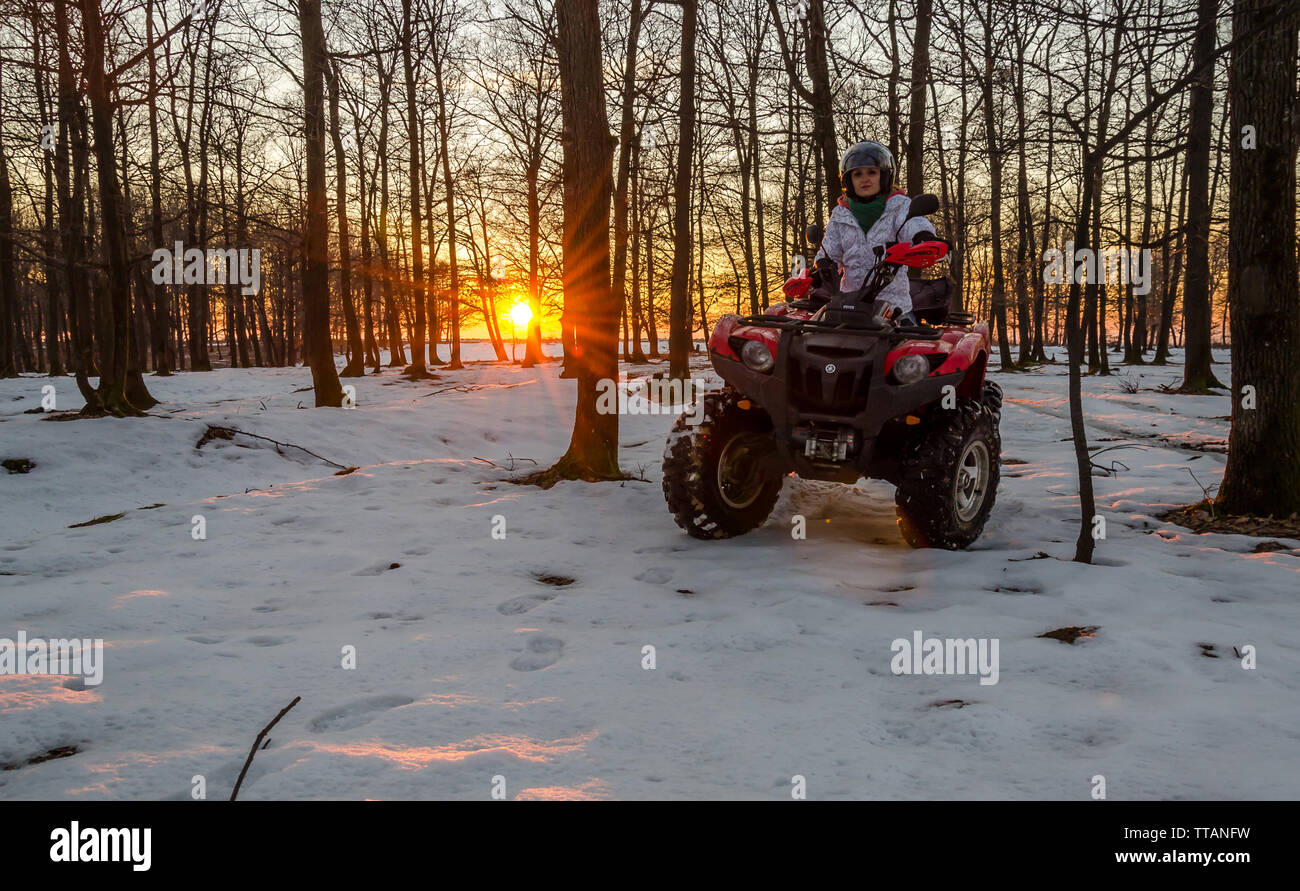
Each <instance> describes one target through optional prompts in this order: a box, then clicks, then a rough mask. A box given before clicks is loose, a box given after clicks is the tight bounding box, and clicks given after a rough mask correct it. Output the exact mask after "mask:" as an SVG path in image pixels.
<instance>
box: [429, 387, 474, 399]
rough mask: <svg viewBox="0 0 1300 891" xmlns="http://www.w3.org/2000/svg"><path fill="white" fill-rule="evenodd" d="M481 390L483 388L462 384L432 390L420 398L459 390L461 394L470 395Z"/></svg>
mask: <svg viewBox="0 0 1300 891" xmlns="http://www.w3.org/2000/svg"><path fill="white" fill-rule="evenodd" d="M481 389H483V388H482V387H480V386H473V387H467V386H465V385H464V384H457V385H456V386H454V387H443V388H442V389H441V390H434V391H433V392H432V393H425V394H424V395H423V396H421V397H420V398H421V399H428V398H429V397H430V396H437V395H438V394H439V393H447V392H450V391H451V390H460V391H461V392H462V393H471V392H473V391H474V390H481Z"/></svg>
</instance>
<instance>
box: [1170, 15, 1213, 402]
mask: <svg viewBox="0 0 1300 891" xmlns="http://www.w3.org/2000/svg"><path fill="white" fill-rule="evenodd" d="M1218 12H1219V0H1197V6H1196V36H1195V38H1194V39H1193V42H1192V65H1193V66H1197V65H1204V69H1203V70H1202V71H1201V73H1200V76H1198V77H1197V78H1196V80H1194V81H1193V82H1192V84H1191V86H1190V87H1189V88H1188V117H1189V119H1190V122H1189V124H1188V131H1187V241H1186V244H1187V278H1186V280H1185V281H1184V283H1183V319H1184V321H1185V323H1186V326H1187V333H1186V336H1185V339H1186V349H1185V350H1184V353H1183V356H1184V359H1183V361H1184V364H1183V385H1182V386H1181V387H1179V389H1178V392H1180V393H1191V394H1197V393H1209V392H1210V387H1222V386H1223V384H1221V383H1219V380H1218V378H1216V377H1215V376H1214V371H1213V369H1211V368H1210V364H1211V363H1212V362H1213V361H1214V359H1213V356H1212V355H1211V353H1210V326H1211V324H1212V320H1211V318H1210V241H1209V237H1210V137H1211V118H1212V113H1213V111H1214V108H1213V106H1214V66H1213V65H1212V64H1208V62H1209V59H1210V58H1211V57H1212V56H1213V54H1214V29H1215V24H1216V18H1217V16H1218Z"/></svg>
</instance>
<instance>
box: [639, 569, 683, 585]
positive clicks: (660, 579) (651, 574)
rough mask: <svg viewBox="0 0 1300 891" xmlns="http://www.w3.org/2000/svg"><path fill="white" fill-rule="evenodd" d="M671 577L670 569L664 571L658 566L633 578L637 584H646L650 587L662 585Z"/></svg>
mask: <svg viewBox="0 0 1300 891" xmlns="http://www.w3.org/2000/svg"><path fill="white" fill-rule="evenodd" d="M672 577H673V571H672V570H671V569H664V568H662V567H659V566H652V567H650V568H649V569H647V570H646V571H645V572H643V573H641V574H640V575H637V576H634V578H635V579H636V580H637V581H638V582H647V583H649V584H651V585H662V584H663V583H664V582H666V581H668V580H669V579H670V578H672Z"/></svg>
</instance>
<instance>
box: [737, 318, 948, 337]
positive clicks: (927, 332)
mask: <svg viewBox="0 0 1300 891" xmlns="http://www.w3.org/2000/svg"><path fill="white" fill-rule="evenodd" d="M740 324H742V325H752V326H754V327H756V328H775V329H777V330H778V331H794V332H798V331H802V330H804V329H809V330H812V331H835V332H840V333H854V332H859V331H860V332H862V333H863V334H875V335H884V336H887V337H888V338H889V339H890V340H938V339H939V338H940V337H942V336H943V331H942V330H940V329H939V328H931V327H930V326H929V325H875V324H868V325H849V324H847V323H846V322H827V321H823V320H820V319H791V318H788V317H785V316H767V315H758V316H741V317H740Z"/></svg>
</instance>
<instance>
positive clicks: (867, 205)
mask: <svg viewBox="0 0 1300 891" xmlns="http://www.w3.org/2000/svg"><path fill="white" fill-rule="evenodd" d="M848 203H849V210H850V211H852V213H853V217H854V219H856V220H857V221H858V225H859V226H861V227H862V232H863V234H864V235H865V234H866V233H868V232H870V231H871V227H872V226H874V225H876V220H878V219H880V215H881V214H883V213H884V212H885V193H884V192H881V193H880V194H879V195H877V196H876V197H875V198H872V199H871V200H870V201H860V200H858V198H857V197H856V196H854V195H849V202H848Z"/></svg>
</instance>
